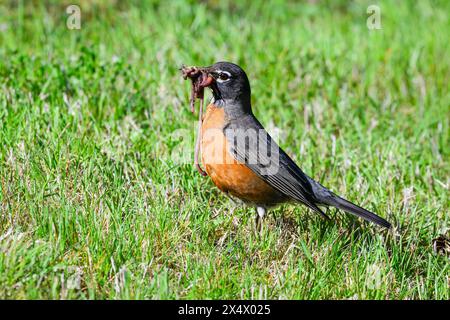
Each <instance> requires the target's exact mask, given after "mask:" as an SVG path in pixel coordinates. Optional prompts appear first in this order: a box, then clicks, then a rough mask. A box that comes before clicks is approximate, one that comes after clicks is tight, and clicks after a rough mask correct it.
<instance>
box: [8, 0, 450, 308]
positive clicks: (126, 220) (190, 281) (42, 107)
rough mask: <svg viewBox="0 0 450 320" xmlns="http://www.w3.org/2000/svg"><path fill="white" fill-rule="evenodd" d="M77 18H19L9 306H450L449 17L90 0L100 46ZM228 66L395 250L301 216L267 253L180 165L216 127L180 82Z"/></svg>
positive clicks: (317, 174)
mask: <svg viewBox="0 0 450 320" xmlns="http://www.w3.org/2000/svg"><path fill="white" fill-rule="evenodd" d="M70 4H74V3H73V2H72V1H2V2H1V3H0V104H1V105H0V142H1V143H0V297H1V298H7V299H16V298H32V299H36V298H45V299H47V298H50V299H86V298H96V299H106V298H108V299H110V298H113V299H118V298H123V299H142V298H162V299H173V298H193V299H196V298H263V299H265V298H269V299H277V298H288V299H323V298H327V299H355V298H360V299H410V298H413V299H430V298H436V299H449V298H450V296H449V292H450V290H449V286H450V273H449V271H450V268H449V263H448V262H449V257H448V253H447V254H446V253H445V248H444V249H443V250H435V248H434V247H437V249H439V245H438V246H435V244H436V242H435V241H433V239H436V238H437V237H439V236H443V237H449V233H450V217H449V200H448V189H449V183H450V179H449V173H450V167H449V147H448V146H449V111H450V110H449V107H450V93H449V92H450V90H449V83H450V82H449V75H450V72H449V70H450V68H449V67H450V59H449V56H450V55H449V44H448V43H449V41H448V39H449V33H450V26H449V20H448V12H450V5H449V2H448V1H444V0H443V1H420V2H415V1H376V2H375V1H354V2H347V1H305V2H297V1H213V0H211V1H200V2H197V1H127V2H125V1H99V0H98V1H88V0H85V1H79V2H78V3H77V4H78V5H79V6H80V8H81V29H80V30H69V29H68V28H67V26H66V21H67V18H68V14H67V13H66V8H67V6H68V5H70ZM372 4H375V5H378V6H379V7H380V9H381V25H382V29H381V30H369V29H368V28H367V26H366V20H367V18H368V14H367V13H366V10H367V7H368V6H369V5H372ZM218 60H227V61H232V62H235V63H238V64H240V65H241V66H242V67H243V68H244V69H245V70H246V71H247V74H248V75H249V78H250V81H251V85H252V93H253V95H252V99H253V105H254V112H255V114H256V116H257V117H258V118H259V119H260V120H261V122H262V123H263V124H264V125H265V126H266V127H268V129H269V131H270V132H272V133H273V131H275V130H276V129H277V128H279V131H280V135H279V138H278V140H279V143H280V145H281V146H282V147H283V148H284V149H285V150H286V152H288V153H289V154H290V155H291V156H292V157H293V158H294V159H295V160H296V161H297V162H298V163H299V165H300V166H301V167H302V168H303V169H304V171H306V172H307V173H308V174H310V175H311V176H312V177H314V178H316V179H319V180H320V181H321V182H322V183H323V184H324V185H325V186H329V187H330V188H332V189H333V190H334V191H336V192H338V193H341V194H342V195H345V196H346V198H348V199H350V200H352V201H354V202H356V203H359V204H361V205H363V206H365V207H367V208H368V209H371V210H373V211H375V212H377V213H379V214H380V215H382V216H383V217H386V218H387V219H388V220H390V221H391V222H392V223H393V224H394V226H395V228H394V232H393V234H388V233H386V232H383V231H381V230H380V229H378V228H377V227H374V226H372V225H368V224H366V223H363V222H361V221H359V220H356V219H354V218H352V217H349V216H347V215H344V214H341V213H337V212H335V211H331V212H330V215H331V216H333V218H334V221H333V222H326V221H323V220H321V218H320V217H318V216H316V215H314V214H312V213H311V212H309V211H308V210H307V209H305V208H304V207H300V206H298V207H294V206H283V207H280V208H278V209H276V210H273V211H272V212H271V214H269V216H268V217H267V219H266V220H265V221H264V223H265V225H266V229H265V232H264V234H263V236H262V237H261V238H260V237H258V236H257V235H256V234H255V233H254V231H253V223H254V219H253V218H254V217H253V215H254V212H253V210H252V209H248V208H240V207H239V208H235V207H234V205H233V204H232V203H230V202H229V201H228V200H227V198H226V197H224V196H223V195H221V194H220V193H219V192H218V191H217V189H215V188H214V186H213V184H212V183H211V182H210V181H209V180H208V179H203V178H202V177H200V176H199V175H198V174H197V172H196V171H195V169H194V168H193V166H192V164H191V162H190V160H189V161H187V162H186V163H184V164H180V162H179V161H174V156H179V153H181V152H185V149H183V148H181V147H180V141H179V138H180V136H181V138H184V142H192V141H193V138H194V137H193V135H194V121H195V118H196V117H195V116H194V115H192V114H190V112H189V108H188V106H187V104H188V94H189V86H188V83H187V82H184V81H183V80H182V79H181V77H180V74H179V71H178V68H179V67H180V65H181V64H182V63H185V64H188V65H210V64H212V63H214V62H215V61H218ZM188 150H191V149H188ZM188 158H189V159H192V153H189V154H188ZM447 252H448V251H447Z"/></svg>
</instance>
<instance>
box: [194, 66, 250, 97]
mask: <svg viewBox="0 0 450 320" xmlns="http://www.w3.org/2000/svg"><path fill="white" fill-rule="evenodd" d="M202 71H203V72H205V73H206V74H207V75H208V79H209V81H208V85H207V86H208V87H209V88H211V90H212V92H213V96H214V99H215V100H216V101H217V102H220V101H222V102H225V103H240V104H242V103H248V104H249V103H250V93H251V92H250V83H249V81H248V78H247V75H246V74H245V71H244V70H242V68H241V67H239V66H238V65H236V64H234V63H231V62H217V63H215V64H213V65H212V66H210V67H205V68H202Z"/></svg>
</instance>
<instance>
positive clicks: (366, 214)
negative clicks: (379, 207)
mask: <svg viewBox="0 0 450 320" xmlns="http://www.w3.org/2000/svg"><path fill="white" fill-rule="evenodd" d="M324 200H325V199H324ZM324 202H325V203H326V204H328V205H331V206H333V207H336V208H338V209H341V210H344V211H346V212H348V213H351V214H353V215H355V216H357V217H361V218H363V219H365V220H367V221H371V222H373V223H376V224H378V225H379V226H382V227H385V228H388V229H389V228H390V227H391V224H390V223H389V222H387V221H386V220H384V219H383V218H381V217H379V216H377V215H376V214H375V213H372V212H370V211H368V210H366V209H364V208H361V207H359V206H357V205H356V204H354V203H351V202H350V201H347V200H345V199H343V198H341V197H339V196H337V195H334V194H333V196H331V197H327V199H326V201H324Z"/></svg>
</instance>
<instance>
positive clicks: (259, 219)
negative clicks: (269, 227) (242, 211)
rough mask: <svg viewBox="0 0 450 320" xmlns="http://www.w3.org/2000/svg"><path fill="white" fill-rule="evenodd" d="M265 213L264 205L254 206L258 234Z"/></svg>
mask: <svg viewBox="0 0 450 320" xmlns="http://www.w3.org/2000/svg"><path fill="white" fill-rule="evenodd" d="M265 214H266V208H264V207H256V231H257V232H259V233H260V234H261V233H262V230H263V228H262V219H263V218H264V216H265Z"/></svg>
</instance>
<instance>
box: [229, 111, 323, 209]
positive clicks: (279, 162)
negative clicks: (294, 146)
mask: <svg viewBox="0 0 450 320" xmlns="http://www.w3.org/2000/svg"><path fill="white" fill-rule="evenodd" d="M242 128H245V129H242ZM224 134H225V136H226V137H227V141H228V144H229V146H230V153H231V154H232V155H233V157H234V158H235V159H236V160H237V161H239V162H241V163H244V164H245V165H247V167H249V168H250V169H251V170H252V171H253V172H255V173H256V174H257V175H258V176H259V177H261V178H262V179H263V180H264V181H266V182H267V183H268V184H269V185H270V186H272V187H273V188H275V189H276V190H278V191H279V192H281V193H283V194H285V195H287V196H288V197H290V198H292V199H293V200H296V201H299V202H302V203H303V204H305V205H306V206H308V207H310V208H311V209H313V210H315V211H317V212H319V213H320V214H322V215H323V216H325V217H326V215H325V214H324V213H323V211H322V210H321V209H320V208H318V207H317V205H316V201H315V197H314V193H313V190H312V187H311V184H310V182H309V180H308V177H307V176H306V175H305V173H303V171H302V170H301V169H300V168H299V167H298V166H297V165H296V164H295V162H294V161H293V160H292V159H291V158H290V157H289V156H288V155H287V154H286V153H285V152H284V151H283V150H282V149H281V148H280V147H279V146H278V145H277V143H276V142H275V141H274V140H273V139H272V138H271V137H270V135H269V134H268V133H267V131H266V130H265V129H264V127H263V126H262V125H261V124H260V123H259V121H258V120H257V119H256V118H255V117H254V116H253V115H248V116H245V117H242V118H240V119H238V120H235V121H232V122H230V123H229V124H228V125H227V126H226V127H225V128H224Z"/></svg>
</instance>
